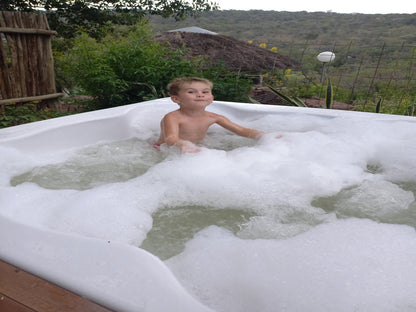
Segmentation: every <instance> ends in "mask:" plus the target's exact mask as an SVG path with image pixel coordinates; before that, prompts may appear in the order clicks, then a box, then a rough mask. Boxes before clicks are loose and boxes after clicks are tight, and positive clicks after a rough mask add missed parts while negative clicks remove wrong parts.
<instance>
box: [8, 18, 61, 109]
mask: <svg viewBox="0 0 416 312" xmlns="http://www.w3.org/2000/svg"><path fill="white" fill-rule="evenodd" d="M56 34H57V33H56V32H55V31H52V30H50V28H49V24H48V21H47V19H46V15H44V14H35V13H26V12H8V11H1V12H0V69H1V72H0V106H1V107H2V109H4V105H11V104H16V103H21V102H28V101H36V100H48V99H53V98H57V97H59V96H62V94H61V93H57V92H56V85H55V73H54V63H53V55H52V47H51V36H53V35H56Z"/></svg>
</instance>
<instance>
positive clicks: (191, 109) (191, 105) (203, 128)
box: [154, 77, 263, 153]
mask: <svg viewBox="0 0 416 312" xmlns="http://www.w3.org/2000/svg"><path fill="white" fill-rule="evenodd" d="M212 87H213V84H212V82H211V81H209V80H207V79H203V78H197V77H182V78H176V79H174V80H173V81H172V82H171V83H170V84H169V85H168V89H169V95H170V96H171V99H172V101H173V102H175V103H177V104H178V105H179V109H177V110H175V111H173V112H170V113H168V114H166V115H165V117H163V119H162V121H161V123H160V126H161V133H160V137H159V139H158V140H157V142H156V143H155V144H154V146H155V147H158V146H160V145H161V144H163V143H166V144H167V145H168V146H178V147H179V148H180V150H181V152H182V153H197V152H199V151H200V148H199V147H198V146H196V145H195V143H198V142H200V141H202V140H203V139H204V137H205V134H206V133H207V131H208V128H209V127H210V126H211V125H212V124H214V123H216V124H218V125H220V126H222V127H224V128H225V129H227V130H230V131H232V132H234V133H236V134H238V135H240V136H244V137H247V138H253V139H258V138H260V137H261V136H262V135H263V132H261V131H258V130H255V129H249V128H244V127H242V126H239V125H237V124H235V123H233V122H231V121H230V120H229V119H228V118H226V117H225V116H222V115H218V114H215V113H211V112H207V111H205V108H206V107H207V106H208V105H209V104H211V103H212V101H213V100H214V96H213V95H212V93H211V90H212Z"/></svg>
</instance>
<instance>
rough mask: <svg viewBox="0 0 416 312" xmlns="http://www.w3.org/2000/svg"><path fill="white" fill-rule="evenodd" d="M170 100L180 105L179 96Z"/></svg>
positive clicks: (172, 96) (173, 96) (174, 96)
mask: <svg viewBox="0 0 416 312" xmlns="http://www.w3.org/2000/svg"><path fill="white" fill-rule="evenodd" d="M170 98H171V100H172V101H173V102H175V103H176V104H180V101H179V97H178V96H177V95H171V96H170Z"/></svg>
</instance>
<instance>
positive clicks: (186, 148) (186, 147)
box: [178, 140, 201, 154]
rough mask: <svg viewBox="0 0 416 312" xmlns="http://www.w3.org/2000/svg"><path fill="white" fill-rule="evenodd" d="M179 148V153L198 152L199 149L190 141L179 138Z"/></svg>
mask: <svg viewBox="0 0 416 312" xmlns="http://www.w3.org/2000/svg"><path fill="white" fill-rule="evenodd" d="M178 145H180V148H181V153H182V154H183V153H199V152H200V151H201V149H200V148H199V147H198V146H196V145H195V144H194V143H192V142H190V141H185V140H181V142H180V143H179V144H178Z"/></svg>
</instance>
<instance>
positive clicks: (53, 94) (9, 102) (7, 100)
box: [0, 93, 65, 105]
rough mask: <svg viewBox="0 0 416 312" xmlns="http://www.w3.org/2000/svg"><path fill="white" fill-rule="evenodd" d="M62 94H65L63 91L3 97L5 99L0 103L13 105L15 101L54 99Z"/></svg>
mask: <svg viewBox="0 0 416 312" xmlns="http://www.w3.org/2000/svg"><path fill="white" fill-rule="evenodd" d="M64 95H65V93H52V94H45V95H36V96H27V97H21V98H13V99H5V100H0V105H14V104H17V103H22V102H33V101H43V100H51V99H56V98H58V97H62V96H64Z"/></svg>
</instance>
